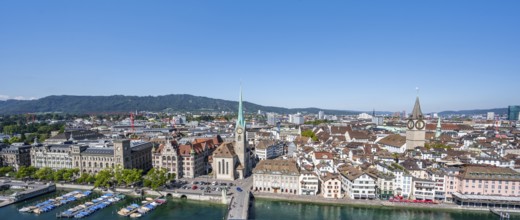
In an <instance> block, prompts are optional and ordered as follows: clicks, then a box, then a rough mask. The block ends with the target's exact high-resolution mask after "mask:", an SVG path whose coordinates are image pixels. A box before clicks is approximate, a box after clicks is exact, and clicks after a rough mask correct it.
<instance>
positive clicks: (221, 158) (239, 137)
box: [212, 88, 252, 180]
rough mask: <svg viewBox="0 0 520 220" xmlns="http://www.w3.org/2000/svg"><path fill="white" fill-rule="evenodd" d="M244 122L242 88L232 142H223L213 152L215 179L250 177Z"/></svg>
mask: <svg viewBox="0 0 520 220" xmlns="http://www.w3.org/2000/svg"><path fill="white" fill-rule="evenodd" d="M246 135H247V133H246V121H245V120H244V109H243V103H242V88H240V97H239V102H238V117H237V122H236V125H235V132H234V137H235V140H234V142H225V143H222V144H221V145H220V147H218V148H217V149H216V150H215V151H214V152H213V163H212V166H213V173H214V177H215V179H220V180H235V179H244V178H246V177H248V176H249V175H251V172H252V164H251V148H250V147H249V145H248V142H247V137H246Z"/></svg>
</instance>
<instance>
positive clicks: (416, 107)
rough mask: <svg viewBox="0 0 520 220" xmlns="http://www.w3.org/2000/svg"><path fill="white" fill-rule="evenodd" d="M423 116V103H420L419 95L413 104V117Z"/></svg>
mask: <svg viewBox="0 0 520 220" xmlns="http://www.w3.org/2000/svg"><path fill="white" fill-rule="evenodd" d="M422 117H423V114H422V111H421V103H419V96H417V98H416V99H415V105H414V106H413V110H412V119H420V118H422Z"/></svg>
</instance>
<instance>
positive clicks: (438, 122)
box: [435, 117, 442, 140]
mask: <svg viewBox="0 0 520 220" xmlns="http://www.w3.org/2000/svg"><path fill="white" fill-rule="evenodd" d="M441 134H442V127H441V117H439V119H438V121H437V130H436V131H435V140H439V138H440V137H441Z"/></svg>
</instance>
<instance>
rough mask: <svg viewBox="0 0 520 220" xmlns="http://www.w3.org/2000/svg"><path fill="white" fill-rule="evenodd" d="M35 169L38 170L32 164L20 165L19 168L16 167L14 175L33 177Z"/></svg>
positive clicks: (20, 177)
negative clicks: (16, 170)
mask: <svg viewBox="0 0 520 220" xmlns="http://www.w3.org/2000/svg"><path fill="white" fill-rule="evenodd" d="M37 170H38V168H36V167H33V166H28V167H20V169H18V172H16V175H15V177H16V178H17V179H22V178H34V176H35V174H36V171H37Z"/></svg>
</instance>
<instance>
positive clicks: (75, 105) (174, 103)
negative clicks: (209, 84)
mask: <svg viewBox="0 0 520 220" xmlns="http://www.w3.org/2000/svg"><path fill="white" fill-rule="evenodd" d="M237 109H238V102H237V101H228V100H222V99H213V98H208V97H201V96H193V95H188V94H179V95H164V96H124V95H113V96H71V95H60V96H56V95H53V96H47V97H44V98H41V99H36V100H6V101H0V114H24V113H36V112H38V113H42V112H63V113H76V114H77V113H113V112H131V111H136V110H138V111H154V112H160V111H166V110H171V111H180V112H188V111H189V112H201V111H219V112H220V111H227V112H235V111H237ZM244 110H245V111H246V112H258V110H261V111H263V112H276V113H280V114H293V113H297V112H305V113H314V114H317V113H318V112H319V111H324V112H325V113H326V114H335V115H340V114H359V113H362V111H348V110H328V109H319V108H281V107H273V106H262V105H257V104H254V103H251V102H244Z"/></svg>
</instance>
